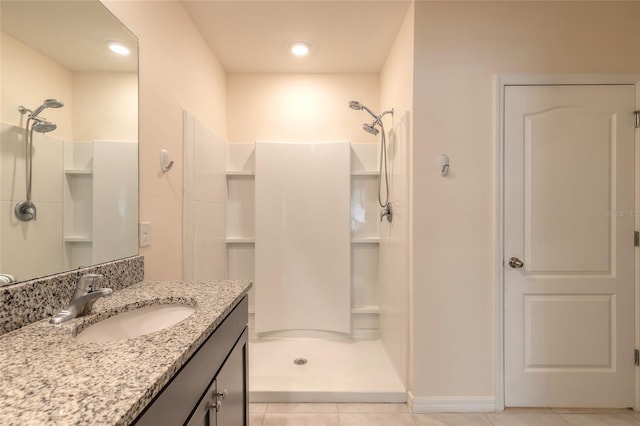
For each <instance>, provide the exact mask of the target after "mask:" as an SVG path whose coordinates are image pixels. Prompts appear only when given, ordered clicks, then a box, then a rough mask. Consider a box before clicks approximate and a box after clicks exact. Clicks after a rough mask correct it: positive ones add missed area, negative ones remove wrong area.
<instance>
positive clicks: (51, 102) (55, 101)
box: [29, 99, 64, 117]
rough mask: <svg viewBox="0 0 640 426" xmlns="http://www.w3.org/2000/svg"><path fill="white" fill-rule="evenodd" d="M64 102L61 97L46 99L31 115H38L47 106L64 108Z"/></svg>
mask: <svg viewBox="0 0 640 426" xmlns="http://www.w3.org/2000/svg"><path fill="white" fill-rule="evenodd" d="M63 106H64V104H63V103H62V101H61V100H59V99H45V100H44V102H43V103H42V105H40V106H39V107H38V108H36V109H34V110H33V111H32V112H31V113H30V114H29V117H37V116H38V114H40V113H41V112H42V111H43V110H44V109H45V108H62V107H63Z"/></svg>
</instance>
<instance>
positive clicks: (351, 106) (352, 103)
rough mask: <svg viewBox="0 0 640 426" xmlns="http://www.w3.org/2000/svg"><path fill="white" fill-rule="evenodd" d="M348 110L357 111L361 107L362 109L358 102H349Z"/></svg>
mask: <svg viewBox="0 0 640 426" xmlns="http://www.w3.org/2000/svg"><path fill="white" fill-rule="evenodd" d="M349 108H351V109H355V110H356V111H359V110H361V109H362V108H363V107H362V104H361V103H360V102H358V101H349Z"/></svg>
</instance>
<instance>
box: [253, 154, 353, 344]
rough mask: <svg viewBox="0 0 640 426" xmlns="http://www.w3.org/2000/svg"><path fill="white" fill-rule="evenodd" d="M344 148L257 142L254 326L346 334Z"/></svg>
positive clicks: (347, 186)
mask: <svg viewBox="0 0 640 426" xmlns="http://www.w3.org/2000/svg"><path fill="white" fill-rule="evenodd" d="M349 154H350V150H349V143H348V142H321V143H313V142H305V143H278V142H257V143H256V178H255V180H256V191H255V192H256V193H255V200H256V204H255V211H256V242H255V248H256V251H255V262H256V266H255V268H256V270H255V274H256V283H257V286H256V301H255V306H256V331H258V332H267V331H282V330H296V329H301V330H323V331H337V332H340V333H350V332H351V324H350V309H351V288H350V287H351V286H350V264H351V261H350V256H349V253H350V237H349V234H350V232H349V196H350V193H349V192H350V191H349V190H350V182H349V181H350V170H349V169H350V167H349V166H350V164H349V163H350V158H349V157H350V155H349Z"/></svg>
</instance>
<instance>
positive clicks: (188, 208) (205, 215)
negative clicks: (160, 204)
mask: <svg viewBox="0 0 640 426" xmlns="http://www.w3.org/2000/svg"><path fill="white" fill-rule="evenodd" d="M183 126H184V127H183V130H184V157H183V158H184V169H183V177H184V184H183V201H182V207H183V222H182V227H183V232H182V238H183V241H182V277H183V279H185V280H212V279H225V278H226V277H227V252H226V246H225V232H226V221H225V216H226V182H225V142H224V140H223V139H221V138H220V137H218V136H217V135H216V134H215V133H213V131H211V130H210V129H209V128H207V127H206V126H205V125H204V124H203V123H202V122H201V121H199V120H198V119H197V118H195V117H194V116H193V115H191V114H190V113H188V112H186V111H184V113H183ZM169 173H171V172H169Z"/></svg>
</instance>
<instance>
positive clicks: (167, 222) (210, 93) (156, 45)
mask: <svg viewBox="0 0 640 426" xmlns="http://www.w3.org/2000/svg"><path fill="white" fill-rule="evenodd" d="M103 3H104V4H105V5H106V6H107V7H108V8H109V9H110V10H111V12H112V13H114V15H116V17H118V18H119V19H120V20H121V21H122V22H123V23H124V24H125V25H127V27H129V29H130V30H131V31H132V32H133V33H134V34H135V35H136V36H137V37H138V39H139V47H140V48H139V51H140V58H139V63H140V68H139V71H140V220H141V221H148V222H151V225H152V231H151V233H152V236H151V246H150V247H148V248H143V249H140V254H142V255H144V256H145V278H147V279H176V278H180V277H181V274H182V173H183V168H182V153H183V145H182V141H183V135H182V111H183V110H187V111H189V112H191V113H192V114H193V115H194V116H195V117H197V118H198V119H199V120H200V121H202V122H203V123H204V124H205V125H206V126H207V127H208V128H210V129H212V130H213V131H214V132H215V133H216V134H217V135H218V136H220V137H222V138H226V136H227V130H226V106H225V98H226V94H225V91H226V83H225V78H226V76H225V72H224V70H223V69H222V67H221V66H220V63H219V62H218V60H217V59H216V58H215V56H213V54H212V53H211V51H210V50H209V48H208V47H207V45H206V43H205V42H204V40H203V39H202V36H201V35H200V33H199V32H198V31H197V30H196V29H195V27H194V25H193V23H192V21H191V19H190V18H189V16H188V15H187V13H186V12H185V10H184V8H183V6H182V5H181V4H180V2H177V1H153V2H146V1H104V2H103ZM162 148H165V149H167V150H168V151H169V155H170V158H171V159H173V160H175V161H176V162H175V166H174V167H173V169H172V170H171V171H170V172H169V173H167V174H163V173H162V172H161V170H160V163H159V162H160V160H159V157H160V149H162Z"/></svg>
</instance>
